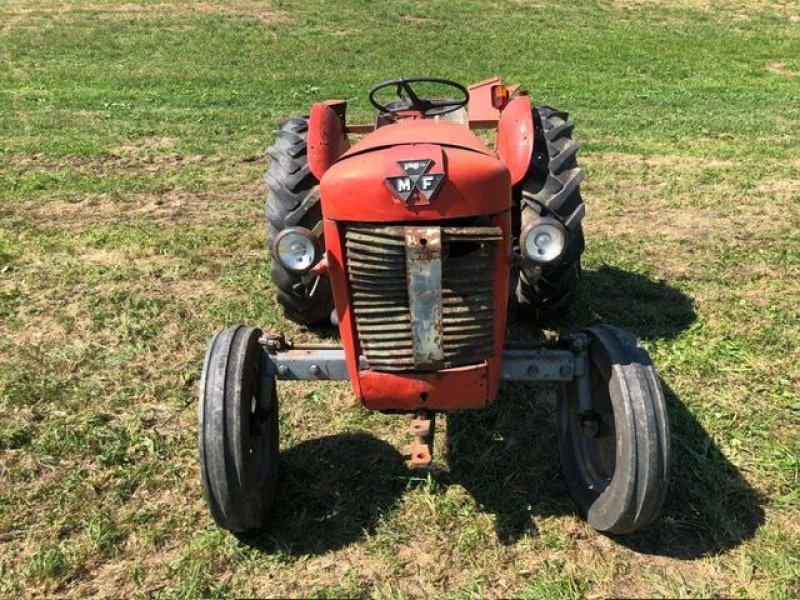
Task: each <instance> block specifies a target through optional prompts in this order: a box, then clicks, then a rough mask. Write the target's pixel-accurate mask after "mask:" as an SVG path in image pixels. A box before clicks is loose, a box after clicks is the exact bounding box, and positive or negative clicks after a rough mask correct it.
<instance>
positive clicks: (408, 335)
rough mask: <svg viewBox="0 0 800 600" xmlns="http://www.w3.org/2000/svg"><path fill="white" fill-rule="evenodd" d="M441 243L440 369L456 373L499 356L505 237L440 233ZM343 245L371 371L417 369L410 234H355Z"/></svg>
mask: <svg viewBox="0 0 800 600" xmlns="http://www.w3.org/2000/svg"><path fill="white" fill-rule="evenodd" d="M426 225H427V226H430V225H431V224H430V223H427V224H426ZM441 237H442V256H441V258H442V346H443V350H444V363H443V365H442V367H443V368H451V367H456V366H462V365H468V364H474V363H478V362H481V361H483V360H485V359H486V358H488V357H489V356H491V355H492V354H493V352H494V304H493V300H494V289H493V281H494V260H495V252H496V249H497V244H498V242H499V241H500V240H501V239H502V233H501V230H500V228H499V227H442V228H441ZM345 244H346V248H347V272H348V277H349V281H350V293H351V306H352V309H353V314H354V316H355V320H356V327H357V330H358V337H359V341H360V344H361V349H362V352H363V354H364V356H365V357H366V360H367V364H368V366H369V368H371V369H376V370H413V369H415V368H416V367H415V363H414V338H413V334H412V327H411V318H412V315H411V309H410V305H409V300H408V284H407V281H406V255H405V230H404V227H403V226H399V225H397V226H385V227H361V226H358V227H356V226H351V227H349V228H348V229H347V230H346V232H345Z"/></svg>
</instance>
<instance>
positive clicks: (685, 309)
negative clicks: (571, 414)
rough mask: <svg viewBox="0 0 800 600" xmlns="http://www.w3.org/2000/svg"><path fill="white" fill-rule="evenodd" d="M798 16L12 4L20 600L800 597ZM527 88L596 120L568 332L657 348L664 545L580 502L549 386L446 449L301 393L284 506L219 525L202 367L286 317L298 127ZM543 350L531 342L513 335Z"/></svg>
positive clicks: (10, 121) (310, 392) (7, 489)
mask: <svg viewBox="0 0 800 600" xmlns="http://www.w3.org/2000/svg"><path fill="white" fill-rule="evenodd" d="M798 23H800V9H798V7H797V6H796V5H795V4H793V3H779V2H767V1H757V2H755V3H753V2H747V3H746V2H737V1H734V0H724V1H722V2H713V3H712V2H705V1H702V0H700V1H697V2H693V1H690V0H674V1H673V0H664V1H661V2H656V3H649V2H648V3H646V2H639V1H636V0H619V1H617V2H580V3H563V2H550V1H549V0H548V1H545V2H537V3H533V2H523V1H508V2H487V1H486V0H483V1H477V0H475V1H473V0H469V1H467V0H460V1H454V0H447V1H445V0H436V1H433V2H426V3H414V2H366V1H356V0H350V1H348V2H336V3H334V2H295V1H291V2H273V3H271V4H270V3H265V4H262V3H254V2H245V1H235V2H232V3H222V2H216V1H212V2H207V3H203V4H191V3H169V4H167V3H158V2H145V3H141V4H137V5H134V4H132V3H121V2H119V3H117V2H108V1H104V0H97V1H92V2H58V1H52V2H46V1H44V0H42V1H39V2H37V1H30V2H27V1H5V2H3V1H0V56H2V60H0V333H2V335H0V547H2V552H0V595H4V596H15V595H17V596H18V595H21V594H23V593H25V594H32V593H39V594H47V595H51V596H52V595H57V596H71V597H81V596H86V595H106V596H109V595H111V596H120V595H122V596H148V597H149V596H154V597H198V596H248V595H257V596H313V597H320V598H324V597H342V596H348V597H373V598H406V597H419V596H426V597H430V596H445V597H453V598H467V597H468V598H472V597H475V598H482V597H509V596H518V597H529V598H552V597H556V598H573V597H580V596H584V595H587V596H594V597H597V596H627V597H631V596H667V597H675V596H694V597H706V596H736V597H776V598H792V597H797V596H798V595H800V561H798V558H797V557H798V556H800V491H799V490H800V436H798V431H800V370H799V369H798V365H799V364H800V352H799V351H798V340H800V314H798V313H799V309H798V302H797V300H798V297H800V285H798V281H800V233H799V232H800V186H798V181H800V145H798V137H797V131H798V130H799V129H800V63H798V60H797V56H798V55H800V27H798ZM415 74H425V75H428V74H429V75H439V76H446V77H450V78H453V79H457V80H460V81H463V82H469V81H477V80H480V79H484V78H486V77H489V76H491V75H493V74H500V75H502V76H503V77H504V79H506V80H507V81H520V82H523V83H524V84H525V85H526V86H527V87H528V88H529V89H530V90H531V94H532V97H533V99H534V101H535V102H536V103H537V104H551V105H555V106H558V107H562V108H565V109H567V110H569V111H570V112H571V113H572V114H573V116H574V117H575V119H576V120H577V122H578V129H577V136H578V137H579V139H580V141H581V143H582V150H581V155H580V158H581V162H582V165H583V166H584V168H585V170H586V172H587V179H586V182H585V184H584V197H585V200H586V202H587V205H588V217H587V221H586V233H587V238H588V245H587V251H586V254H585V261H584V263H585V271H586V276H585V279H584V282H583V283H584V286H583V292H582V295H581V298H580V300H579V302H578V305H577V306H576V308H575V310H574V311H573V314H572V315H571V317H570V319H569V320H567V321H565V322H564V323H562V324H561V325H562V326H563V327H564V328H567V329H572V328H576V327H579V326H581V325H583V324H586V323H590V322H594V321H597V320H600V321H605V322H610V323H616V324H619V325H622V326H624V327H628V328H630V329H632V330H633V331H635V332H636V333H637V334H638V335H639V336H640V337H641V338H642V339H643V340H644V342H645V344H646V346H647V348H648V350H649V351H650V352H651V354H652V355H653V358H654V361H655V363H656V364H657V365H658V368H659V371H660V373H661V375H662V377H663V381H664V387H665V390H666V392H667V396H668V403H669V411H670V421H671V426H672V431H673V453H674V464H673V470H672V481H671V487H670V493H669V497H668V500H667V504H666V506H665V510H664V515H663V517H662V518H661V519H660V520H659V521H658V522H657V523H656V524H655V525H654V526H653V528H651V529H650V530H648V531H647V532H644V533H642V534H639V535H637V536H634V537H633V538H627V539H612V538H609V537H604V536H600V535H598V534H596V533H594V532H593V531H591V530H590V529H589V528H588V526H587V525H586V524H585V523H583V522H582V521H581V520H580V519H579V518H578V517H577V515H575V514H574V509H573V506H572V503H571V501H570V498H569V495H568V493H567V489H566V486H565V484H564V483H563V482H562V480H561V479H560V476H559V469H558V456H557V454H556V451H555V442H556V433H555V429H554V426H553V410H552V404H553V402H552V390H549V389H547V388H538V387H533V386H511V385H509V386H504V387H503V388H502V391H501V394H500V397H499V399H498V401H497V403H496V405H495V406H493V407H492V408H490V409H488V410H486V411H483V412H480V413H466V414H454V415H452V416H451V417H450V418H449V419H447V420H445V419H440V421H439V423H440V427H439V429H440V431H439V433H438V434H437V435H438V438H437V459H436V462H435V464H434V467H435V468H434V469H432V470H431V472H430V473H429V474H428V473H424V474H420V473H418V472H416V473H415V472H409V471H408V470H407V469H406V467H405V465H404V463H403V457H402V453H403V452H404V451H405V446H406V444H407V439H406V435H405V429H406V427H407V422H406V420H405V419H404V418H401V417H396V416H386V415H380V414H372V413H367V412H365V411H363V410H362V409H361V408H359V407H358V406H356V405H355V404H354V402H353V400H352V395H351V393H350V391H349V388H348V387H347V385H343V384H336V385H331V386H324V387H319V386H315V385H310V384H294V385H292V384H286V385H282V386H281V395H282V396H281V401H282V414H281V425H282V449H283V453H282V462H283V466H284V473H285V476H284V478H283V481H282V483H281V492H280V494H281V495H280V501H281V504H280V507H279V508H278V513H277V515H276V522H275V526H274V527H273V529H272V530H271V531H270V533H268V534H266V535H264V536H262V537H260V538H258V539H255V540H249V541H247V542H243V541H239V540H237V539H236V538H234V537H232V536H230V535H228V534H226V533H225V532H223V531H221V530H219V529H217V528H216V527H215V526H214V525H213V524H212V522H211V520H210V517H209V516H208V513H207V511H206V509H205V506H204V503H203V499H202V494H201V490H200V484H199V478H198V467H197V464H196V456H195V404H194V397H195V394H196V388H197V383H198V379H199V371H200V366H201V361H202V356H203V352H204V349H205V343H206V341H207V339H208V337H209V336H210V335H211V334H212V333H213V332H214V331H215V330H216V329H219V328H220V327H222V326H224V325H226V324H230V323H238V322H244V323H248V324H257V325H259V326H261V327H262V328H264V329H272V330H285V331H287V332H290V333H291V334H292V335H294V336H296V337H298V338H300V339H306V340H311V339H316V336H315V334H313V333H311V332H307V331H302V330H299V329H298V328H296V327H295V326H293V325H291V324H290V323H287V322H285V321H284V319H283V317H282V315H281V314H280V312H279V311H277V310H276V309H275V307H274V297H273V292H272V290H271V286H270V282H269V277H268V269H267V265H266V261H267V256H266V252H265V251H264V241H263V238H264V231H263V225H262V216H261V204H262V187H261V183H260V178H261V175H262V173H263V171H264V169H265V167H266V161H265V158H264V148H265V147H266V145H267V144H268V143H269V142H270V132H271V130H273V129H274V128H275V126H276V125H277V123H278V122H279V121H280V120H281V119H283V118H285V117H288V116H291V115H296V114H302V113H303V112H305V111H307V110H308V107H309V105H310V103H311V102H312V101H314V100H318V99H322V98H332V97H340V98H346V99H348V101H349V109H348V110H349V114H350V118H351V120H353V121H360V120H367V119H369V118H370V111H369V107H368V104H367V102H366V91H367V90H368V89H369V86H370V85H371V84H373V83H375V82H377V81H380V80H383V79H386V78H389V77H393V76H396V75H415ZM514 326H515V334H517V333H518V334H520V335H526V334H527V332H529V331H530V330H531V327H530V325H529V324H527V323H525V322H516V323H515V325H514Z"/></svg>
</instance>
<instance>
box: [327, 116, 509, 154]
mask: <svg viewBox="0 0 800 600" xmlns="http://www.w3.org/2000/svg"><path fill="white" fill-rule="evenodd" d="M405 144H438V145H440V146H451V147H455V148H464V149H465V150H472V151H473V152H480V153H481V154H486V155H488V156H495V153H494V152H492V151H491V150H490V149H489V148H487V147H486V145H485V144H484V143H483V142H482V141H481V140H480V139H478V137H477V136H476V135H475V134H474V133H472V132H471V131H470V130H469V129H467V128H466V127H465V126H464V125H461V124H460V123H454V122H452V121H434V120H431V119H413V120H407V121H400V122H399V123H394V124H392V125H384V126H383V127H379V128H378V129H376V130H375V131H374V132H372V133H370V134H369V135H366V136H364V137H363V138H362V139H361V140H359V141H358V143H357V144H355V145H354V146H353V147H352V148H350V149H349V150H348V151H347V152H345V153H344V154H343V155H342V156H341V157H340V158H339V160H342V159H344V158H347V157H349V156H353V155H355V154H361V153H362V152H368V151H370V150H375V149H377V148H386V147H389V146H401V145H405Z"/></svg>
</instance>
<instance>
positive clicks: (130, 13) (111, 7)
mask: <svg viewBox="0 0 800 600" xmlns="http://www.w3.org/2000/svg"><path fill="white" fill-rule="evenodd" d="M32 4H33V5H32ZM42 4H44V3H41V2H37V3H31V2H9V3H8V4H7V6H6V7H5V10H4V11H3V12H5V13H6V14H10V15H12V16H17V17H22V16H24V17H36V16H47V17H53V16H69V15H83V14H98V15H111V16H124V17H134V18H152V17H154V16H159V17H163V16H169V17H181V16H188V15H192V14H212V15H223V16H233V17H249V18H252V19H255V20H257V21H259V22H260V23H264V24H268V25H272V24H284V23H290V22H291V17H290V15H289V13H287V12H286V11H284V10H279V9H274V8H271V7H268V6H264V4H263V3H260V2H241V1H238V2H237V1H234V2H223V1H219V2H170V3H166V2H165V3H154V4H150V3H147V4H145V3H142V4H133V3H123V4H114V3H106V2H70V1H53V2H49V3H47V4H46V6H42Z"/></svg>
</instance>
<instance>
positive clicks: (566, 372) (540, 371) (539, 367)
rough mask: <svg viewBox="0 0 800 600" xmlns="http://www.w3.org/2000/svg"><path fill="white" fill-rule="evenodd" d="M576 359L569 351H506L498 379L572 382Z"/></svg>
mask: <svg viewBox="0 0 800 600" xmlns="http://www.w3.org/2000/svg"><path fill="white" fill-rule="evenodd" d="M575 375H576V357H575V354H574V353H573V352H572V351H571V350H556V349H544V348H534V349H528V350H525V349H508V348H506V349H505V350H504V351H503V366H502V368H501V371H500V377H501V378H502V379H504V380H506V381H572V379H573V378H574V377H575Z"/></svg>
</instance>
